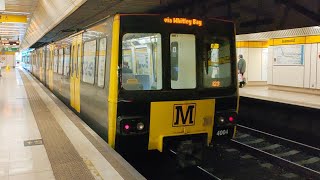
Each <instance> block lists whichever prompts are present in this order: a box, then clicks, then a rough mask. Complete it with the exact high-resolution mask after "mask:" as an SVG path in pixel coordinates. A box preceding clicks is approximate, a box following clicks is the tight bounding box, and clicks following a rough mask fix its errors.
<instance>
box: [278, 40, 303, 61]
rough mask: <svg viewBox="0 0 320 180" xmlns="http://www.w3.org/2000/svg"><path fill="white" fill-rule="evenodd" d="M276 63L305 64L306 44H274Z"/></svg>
mask: <svg viewBox="0 0 320 180" xmlns="http://www.w3.org/2000/svg"><path fill="white" fill-rule="evenodd" d="M273 52H274V54H273V61H274V62H273V64H274V65H303V63H304V45H283V46H274V51H273Z"/></svg>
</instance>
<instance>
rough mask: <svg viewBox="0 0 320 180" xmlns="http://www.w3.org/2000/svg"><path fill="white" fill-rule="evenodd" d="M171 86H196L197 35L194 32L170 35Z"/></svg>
mask: <svg viewBox="0 0 320 180" xmlns="http://www.w3.org/2000/svg"><path fill="white" fill-rule="evenodd" d="M170 61H171V88H172V89H193V88H195V87H196V37H195V35H193V34H171V35H170Z"/></svg>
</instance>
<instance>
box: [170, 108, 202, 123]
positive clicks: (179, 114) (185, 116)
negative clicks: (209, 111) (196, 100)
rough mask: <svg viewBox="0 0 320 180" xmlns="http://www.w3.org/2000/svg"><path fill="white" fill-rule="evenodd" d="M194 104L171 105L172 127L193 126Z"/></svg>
mask: <svg viewBox="0 0 320 180" xmlns="http://www.w3.org/2000/svg"><path fill="white" fill-rule="evenodd" d="M195 116H196V104H175V105H174V106H173V122H172V126H173V127H178V126H194V125H195Z"/></svg>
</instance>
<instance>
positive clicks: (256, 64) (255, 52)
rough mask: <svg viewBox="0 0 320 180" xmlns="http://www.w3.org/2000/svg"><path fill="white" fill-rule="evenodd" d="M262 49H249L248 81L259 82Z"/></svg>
mask: <svg viewBox="0 0 320 180" xmlns="http://www.w3.org/2000/svg"><path fill="white" fill-rule="evenodd" d="M261 58H262V48H249V51H248V58H247V59H246V60H247V70H248V73H247V75H248V78H247V80H248V81H261V78H262V77H261V74H262V73H261V67H262V65H261Z"/></svg>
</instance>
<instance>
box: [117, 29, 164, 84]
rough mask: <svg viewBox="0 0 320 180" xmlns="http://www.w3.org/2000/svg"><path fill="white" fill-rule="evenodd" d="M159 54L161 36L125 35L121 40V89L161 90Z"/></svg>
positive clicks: (156, 34)
mask: <svg viewBox="0 0 320 180" xmlns="http://www.w3.org/2000/svg"><path fill="white" fill-rule="evenodd" d="M161 53H162V52H161V34H159V33H127V34H125V35H124V36H123V38H122V67H121V84H122V87H123V88H124V89H125V90H159V89H162V56H161V55H162V54H161Z"/></svg>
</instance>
